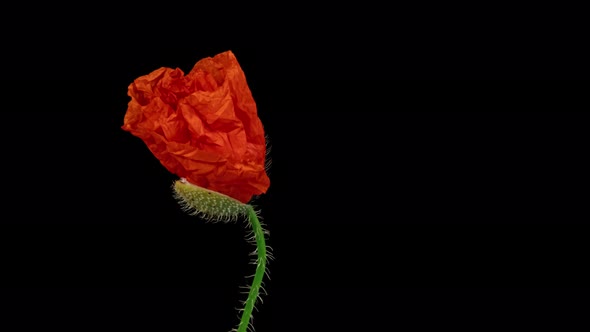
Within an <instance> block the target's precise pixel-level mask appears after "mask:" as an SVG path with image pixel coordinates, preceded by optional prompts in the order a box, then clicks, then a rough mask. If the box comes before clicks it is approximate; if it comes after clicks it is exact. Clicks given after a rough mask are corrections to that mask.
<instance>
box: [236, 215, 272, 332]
mask: <svg viewBox="0 0 590 332" xmlns="http://www.w3.org/2000/svg"><path fill="white" fill-rule="evenodd" d="M248 220H249V222H250V226H251V227H252V231H253V232H254V236H255V238H256V252H257V254H258V258H257V260H256V273H255V274H254V279H253V280H252V286H250V291H249V292H248V298H247V299H246V303H245V307H244V311H243V313H242V319H241V320H240V325H239V326H238V332H246V330H247V329H248V324H250V319H251V318H252V310H253V309H254V304H256V300H257V298H258V294H259V293H260V287H261V284H262V279H263V277H264V272H265V269H266V243H265V241H264V230H263V229H262V226H261V225H260V221H259V220H258V217H257V216H256V212H255V211H254V208H252V206H248Z"/></svg>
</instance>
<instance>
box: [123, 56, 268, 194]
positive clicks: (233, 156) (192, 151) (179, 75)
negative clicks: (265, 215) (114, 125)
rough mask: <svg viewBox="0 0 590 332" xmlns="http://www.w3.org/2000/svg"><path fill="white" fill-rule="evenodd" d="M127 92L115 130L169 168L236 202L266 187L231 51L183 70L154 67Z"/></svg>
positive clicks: (257, 133) (248, 98) (256, 126)
mask: <svg viewBox="0 0 590 332" xmlns="http://www.w3.org/2000/svg"><path fill="white" fill-rule="evenodd" d="M128 95H129V96H130V97H131V101H130V102H129V105H128V109H127V113H126V114H125V119H124V124H123V126H122V128H123V129H124V130H126V131H129V132H131V133H132V134H133V135H135V136H137V137H139V138H141V139H142V140H143V141H144V142H145V144H146V145H147V146H148V148H149V149H150V150H151V151H152V153H153V154H154V156H156V158H158V159H159V160H160V162H161V163H162V165H164V166H165V167H166V168H167V169H168V170H169V171H170V172H172V173H174V174H176V175H178V176H179V177H183V178H186V179H187V180H188V181H189V182H191V183H193V184H195V185H197V186H200V187H203V188H207V189H210V190H213V191H216V192H219V193H222V194H225V195H228V196H230V197H233V198H235V199H237V200H239V201H241V202H243V203H247V202H248V201H249V200H250V199H251V198H252V196H253V195H258V194H262V193H265V192H266V190H267V189H268V187H269V185H270V180H269V178H268V176H267V174H266V170H265V158H266V142H265V136H264V129H263V127H262V123H261V122H260V119H259V118H258V114H257V110H256V103H255V102H254V98H253V97H252V93H251V92H250V89H249V87H248V84H247V82H246V77H245V75H244V72H243V71H242V69H241V67H240V65H239V64H238V61H237V59H236V57H235V56H234V54H233V53H232V52H231V51H227V52H224V53H221V54H218V55H216V56H215V57H213V58H205V59H202V60H200V61H199V62H197V64H196V65H195V66H194V67H193V69H192V70H191V71H190V72H189V73H188V74H187V75H184V73H183V71H182V70H180V69H178V68H177V69H171V68H160V69H157V70H155V71H153V72H152V73H150V74H148V75H145V76H141V77H139V78H137V79H136V80H135V81H134V82H133V83H132V84H131V85H129V89H128Z"/></svg>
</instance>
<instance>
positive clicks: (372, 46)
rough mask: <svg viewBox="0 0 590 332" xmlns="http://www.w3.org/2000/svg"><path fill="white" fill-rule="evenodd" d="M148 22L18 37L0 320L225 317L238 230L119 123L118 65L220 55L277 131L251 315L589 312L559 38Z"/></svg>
mask: <svg viewBox="0 0 590 332" xmlns="http://www.w3.org/2000/svg"><path fill="white" fill-rule="evenodd" d="M150 17H152V18H153V19H150V20H146V18H145V17H143V18H142V16H141V15H139V14H137V15H136V16H133V17H130V18H129V20H128V24H127V25H123V26H121V27H120V28H119V27H117V29H118V30H117V29H115V30H116V32H112V31H111V30H108V28H107V27H106V25H104V24H103V25H97V26H94V25H93V24H92V23H94V21H93V22H92V23H88V25H89V26H92V28H88V29H83V33H81V34H80V33H78V32H76V29H72V25H64V26H63V27H61V26H58V25H56V27H55V28H54V29H39V30H36V32H35V33H34V34H32V35H30V36H29V35H27V36H24V37H23V36H22V35H12V36H11V39H10V42H11V43H10V47H9V48H8V49H9V51H8V52H7V54H6V55H7V56H8V59H9V60H7V61H6V64H7V65H6V68H5V71H4V75H3V81H2V84H3V86H2V88H3V90H2V91H3V92H2V95H3V96H4V97H3V100H4V101H5V105H4V110H3V112H2V117H3V119H2V120H1V121H2V122H1V123H2V124H3V130H2V134H1V135H2V136H1V138H2V142H3V152H4V157H3V166H4V167H3V173H4V176H5V185H4V189H5V195H4V199H3V200H4V201H3V202H4V203H3V210H4V211H5V214H4V215H3V218H2V221H1V226H0V237H1V241H0V243H1V246H2V247H1V251H0V252H1V256H0V259H1V264H2V266H1V271H2V272H1V273H2V285H1V286H2V288H0V305H2V307H3V309H2V311H1V315H2V319H1V320H0V321H1V322H2V323H0V324H2V325H3V326H2V329H3V330H5V331H28V330H37V329H42V328H43V329H47V328H55V329H60V330H62V331H74V330H76V331H79V330H84V331H92V330H104V329H109V330H113V331H117V330H126V331H127V330H144V331H152V330H153V331H156V330H158V331H159V330H177V331H185V330H186V331H188V330H194V329H203V330H204V329H207V330H210V331H228V330H229V329H230V328H231V327H233V326H234V325H235V324H236V323H237V322H238V318H237V317H236V314H237V311H236V310H235V309H234V308H235V307H237V306H238V305H239V300H240V299H242V296H241V295H240V294H239V293H238V292H239V291H240V290H239V288H238V287H239V286H241V285H245V284H246V279H245V276H246V275H249V274H251V273H252V272H253V270H252V267H253V266H251V265H248V261H249V257H248V252H249V251H251V250H252V248H250V247H249V246H248V244H247V243H246V242H245V240H244V234H245V233H244V227H243V225H242V224H227V225H224V224H208V223H205V222H203V221H202V220H199V219H198V218H195V217H191V216H188V215H186V214H184V213H183V212H182V211H181V210H180V208H179V207H178V204H177V203H176V202H175V201H174V199H173V198H172V195H171V188H170V186H171V184H172V182H173V181H174V180H175V179H176V177H175V176H174V175H173V174H170V173H168V172H167V171H166V170H165V169H164V168H163V167H162V166H161V165H160V164H159V162H158V161H157V160H156V159H155V158H154V157H153V156H152V155H151V153H150V152H149V151H148V149H147V148H146V147H145V146H144V145H143V143H142V142H141V140H139V139H138V138H136V137H133V136H132V135H131V134H129V133H127V132H124V131H123V130H121V129H120V126H121V125H122V121H123V116H124V114H125V111H126V107H127V102H128V101H129V98H128V97H127V95H126V89H127V86H128V85H129V84H130V83H131V82H132V81H133V79H134V78H136V77H138V76H141V75H145V74H148V73H149V72H151V71H152V70H155V69H157V68H159V67H161V66H167V67H173V68H174V67H179V68H181V69H183V70H184V71H188V70H190V68H191V67H192V65H193V64H194V63H195V62H196V61H197V60H199V59H200V58H203V57H206V56H213V55H215V54H217V53H219V52H223V51H226V50H229V49H231V50H232V51H233V52H234V53H235V54H236V57H237V58H238V60H239V62H240V63H241V65H242V68H243V70H244V72H245V73H246V77H247V79H248V82H249V85H250V88H251V90H252V93H253V95H254V98H255V100H256V101H257V105H258V111H259V116H260V118H261V120H262V122H263V124H264V126H265V129H266V132H267V134H268V136H269V138H270V144H271V146H272V151H271V154H270V156H271V158H272V160H273V166H272V168H271V170H270V178H271V183H272V184H271V188H270V189H269V192H268V193H267V194H266V195H263V196H262V197H261V198H260V199H259V200H258V201H257V202H256V204H257V206H258V207H259V208H260V210H261V213H262V216H263V218H264V220H265V221H266V223H267V225H268V229H269V230H270V238H269V244H270V245H271V246H272V247H273V249H274V254H275V256H276V260H275V261H273V262H271V264H270V266H269V268H270V275H271V278H272V280H270V281H267V287H266V289H267V291H268V293H269V295H268V296H265V297H264V298H263V299H264V303H263V304H261V305H260V306H259V309H260V312H259V313H255V317H256V318H255V326H256V329H257V330H258V331H262V332H264V331H279V330H281V331H287V330H293V331H296V330H312V331H316V330H317V331H326V330H390V329H391V330H399V331H422V330H431V329H432V328H439V329H443V328H444V329H447V328H448V329H453V330H459V331H461V330H465V331H467V330H469V331H472V330H477V331H484V330H499V329H502V330H523V329H532V328H535V329H541V328H549V329H551V330H568V331H573V330H575V328H574V326H575V325H578V326H577V328H580V327H581V326H580V325H579V324H580V322H581V321H582V316H583V314H584V313H585V312H587V309H588V304H587V303H588V302H587V293H588V292H587V280H588V277H589V276H588V273H587V272H586V269H585V267H586V265H587V261H588V259H587V256H588V249H589V248H588V241H587V234H588V230H589V227H588V225H587V220H588V216H587V211H586V209H585V204H586V202H587V199H585V197H586V196H587V194H586V192H587V187H588V186H587V181H586V178H585V177H586V172H587V169H588V167H587V166H588V164H587V163H586V162H585V155H586V154H587V142H588V134H587V129H586V128H587V123H588V116H587V110H588V102H587V100H586V99H585V96H586V95H587V91H588V83H587V81H572V80H565V79H571V78H585V77H584V75H585V72H584V71H583V68H582V67H581V65H579V64H578V63H577V62H575V61H572V59H573V58H572V57H569V56H559V54H562V53H563V52H565V54H568V55H571V54H579V53H576V52H573V51H571V49H570V48H568V47H566V46H567V45H570V44H569V43H568V42H567V40H564V39H559V42H560V45H561V46H559V47H551V46H550V45H549V44H547V43H549V42H548V41H547V39H546V38H545V39H543V38H541V37H538V38H539V39H538V40H541V39H542V40H543V42H542V43H541V42H539V43H537V42H536V41H537V39H535V38H532V37H530V36H531V34H525V33H524V32H523V33H522V35H523V36H524V35H526V36H529V37H530V38H526V43H524V44H523V42H522V40H521V39H519V37H514V38H513V39H506V38H504V39H502V38H499V37H498V36H497V34H498V33H499V34H500V36H508V35H509V34H506V33H500V32H499V31H498V30H494V29H490V30H489V31H487V32H486V31H484V30H477V29H475V30H474V29H465V28H461V26H459V27H456V29H455V28H452V25H449V27H448V28H447V29H443V30H439V29H434V28H428V29H427V28H426V27H425V26H420V25H418V24H416V26H408V25H405V26H403V27H404V28H405V30H404V29H401V27H393V26H390V25H389V23H387V22H389V21H387V20H386V21H380V20H375V21H374V22H373V24H375V25H378V26H376V27H375V29H376V31H381V32H382V34H378V35H376V34H369V36H370V37H366V34H365V32H364V31H360V30H358V29H356V28H355V27H356V26H355V25H347V28H342V29H339V28H336V27H334V26H332V25H330V24H326V25H325V26H323V29H321V30H318V31H320V33H318V34H312V35H313V37H315V38H313V39H312V38H310V35H305V34H301V33H300V30H297V29H291V30H288V31H284V32H280V33H278V32H277V33H275V32H271V31H272V29H271V28H270V26H272V25H270V26H265V25H259V26H255V27H252V25H245V26H247V27H248V29H244V30H239V33H236V32H234V33H233V34H231V33H225V32H220V31H217V32H216V33H214V34H213V33H211V31H208V32H209V33H202V34H200V33H201V32H202V31H203V29H202V28H201V27H199V26H198V24H196V23H195V25H196V27H195V25H193V28H192V29H194V30H195V31H196V32H195V33H194V34H190V33H186V32H187V31H188V32H190V31H193V30H186V29H187V27H185V26H182V27H179V26H178V27H177V26H174V27H172V28H171V27H170V26H169V25H166V28H163V27H162V25H164V23H159V24H161V25H158V24H156V23H154V22H155V21H156V19H155V18H154V17H155V16H150ZM158 17H159V16H158ZM79 20H80V22H82V21H84V19H82V18H80V19H79ZM146 21H149V22H152V23H151V24H147V23H146V24H138V22H146ZM475 21H477V19H475ZM80 22H77V23H78V25H73V26H76V27H80ZM158 22H159V21H158ZM375 22H377V23H375ZM379 22H381V23H379ZM572 24H573V23H572ZM154 26H155V27H154ZM189 26H191V25H189ZM400 26H401V25H400ZM82 27H84V28H85V27H86V26H85V25H82ZM99 27H103V28H102V29H101V28H99ZM439 27H440V26H439ZM111 28H112V27H111ZM175 29H176V30H175ZM421 29H424V31H425V32H423V31H422V30H421ZM178 30H182V31H184V33H182V34H181V33H174V31H178ZM107 31H111V32H107ZM372 31H373V30H372ZM391 31H394V32H391ZM432 31H435V32H436V33H434V32H433V33H430V32H432ZM456 31H461V32H462V34H458V33H456ZM197 32H199V33H197ZM387 32H391V33H387ZM517 35H518V34H517ZM541 35H543V36H545V37H547V34H541ZM188 36H191V38H188ZM246 36H247V37H246ZM449 36H451V37H452V38H451V37H449ZM482 36H484V37H485V38H484V37H482ZM494 36H495V38H496V37H497V38H496V39H495V38H492V37H494ZM420 37H425V38H420ZM426 37H427V38H426ZM498 38H499V39H498ZM536 38H537V37H536ZM494 40H495V41H496V43H494V42H493V41H494ZM498 40H503V42H498ZM523 40H524V39H523ZM556 40H557V39H555V40H553V39H551V40H550V41H556ZM571 45H573V46H571ZM571 45H570V46H571V47H575V45H577V44H575V45H574V44H571ZM501 46H503V47H501ZM556 49H558V50H559V52H549V50H556ZM541 51H543V52H541ZM570 51H571V52H570ZM556 54H557V55H556ZM566 58H567V59H569V60H570V61H565V59H566ZM578 66H579V67H578ZM465 79H470V80H465ZM491 79H503V80H491ZM517 79H520V80H517ZM522 79H531V80H522ZM533 79H534V80H533ZM541 79H544V80H541ZM569 325H571V326H569Z"/></svg>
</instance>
